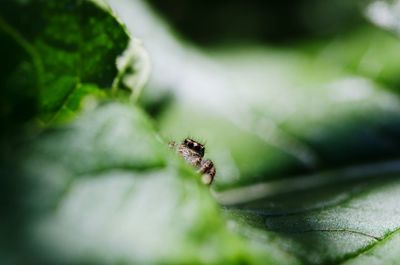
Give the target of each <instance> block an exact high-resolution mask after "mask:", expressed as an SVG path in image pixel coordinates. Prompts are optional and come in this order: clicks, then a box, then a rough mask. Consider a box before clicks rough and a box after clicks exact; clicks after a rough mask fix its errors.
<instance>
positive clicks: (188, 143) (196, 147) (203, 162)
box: [169, 138, 216, 185]
mask: <svg viewBox="0 0 400 265" xmlns="http://www.w3.org/2000/svg"><path fill="white" fill-rule="evenodd" d="M169 147H170V148H172V149H176V150H177V152H178V154H179V155H180V156H182V157H183V159H185V160H186V162H188V163H189V164H191V165H192V166H194V167H195V168H197V172H199V173H200V174H202V176H201V181H202V182H203V183H204V184H206V185H210V184H211V183H212V181H213V180H214V176H215V173H216V170H215V167H214V163H213V162H212V161H211V160H210V159H203V156H204V151H205V148H204V145H202V144H200V143H199V142H196V141H194V140H192V139H190V138H186V139H185V140H183V142H182V143H181V144H179V146H177V145H176V143H175V142H170V143H169Z"/></svg>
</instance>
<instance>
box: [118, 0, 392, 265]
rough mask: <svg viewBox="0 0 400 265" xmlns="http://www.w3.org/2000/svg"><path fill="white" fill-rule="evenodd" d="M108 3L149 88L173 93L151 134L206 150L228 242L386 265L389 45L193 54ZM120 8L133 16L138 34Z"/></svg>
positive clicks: (320, 260)
mask: <svg viewBox="0 0 400 265" xmlns="http://www.w3.org/2000/svg"><path fill="white" fill-rule="evenodd" d="M111 3H112V6H113V7H114V8H115V10H116V11H117V12H118V13H119V14H120V15H121V18H122V19H123V20H124V21H125V22H126V24H127V28H128V29H129V30H131V31H134V32H135V31H137V30H138V31H141V33H142V36H143V39H144V41H145V42H146V43H147V44H148V46H147V47H148V49H149V51H150V53H151V54H152V56H153V64H154V73H153V77H152V80H150V87H151V89H152V90H153V91H154V90H155V91H158V93H168V92H169V93H170V94H172V96H171V97H170V98H172V100H170V101H169V102H168V103H169V104H167V106H166V108H165V109H164V111H163V112H160V113H159V114H158V116H157V117H158V121H159V124H160V132H161V134H162V135H164V136H165V137H166V138H172V139H179V138H184V137H186V136H188V135H190V136H192V137H197V138H200V140H201V139H202V138H203V139H205V140H206V144H207V145H206V146H207V150H206V151H208V152H207V154H206V156H207V157H210V158H211V159H213V160H214V162H215V164H216V167H217V172H218V173H217V177H216V186H214V188H216V190H218V191H214V195H215V196H216V198H217V200H218V201H219V202H220V203H221V204H223V205H224V206H225V214H226V217H227V218H228V219H229V220H232V221H233V222H235V223H236V224H237V225H236V226H235V227H234V229H235V231H236V232H237V233H240V234H243V235H244V236H246V237H247V238H249V239H250V240H253V241H257V242H259V243H261V244H262V245H264V246H265V247H267V246H271V245H273V246H277V247H278V248H282V249H284V250H285V251H287V253H290V254H292V255H294V256H296V257H298V258H299V259H300V260H301V261H302V262H303V263H304V264H340V263H342V262H348V263H355V264H359V263H360V264H361V263H364V264H373V263H376V264H390V262H392V263H393V264H396V263H395V262H394V261H395V260H396V258H397V256H398V254H397V253H398V246H396V243H397V242H398V239H397V232H396V231H397V230H398V229H399V227H400V219H399V218H398V213H397V208H396V207H397V201H398V200H399V195H398V194H400V193H399V180H398V174H399V171H400V167H399V165H400V163H399V160H398V157H399V154H400V153H399V150H400V149H399V147H400V146H399V145H400V142H399V141H398V138H399V137H398V136H399V133H400V131H399V128H400V127H399V126H400V124H399V121H400V99H399V96H398V91H397V88H396V85H395V84H397V81H396V80H397V78H398V77H397V76H396V74H395V73H397V72H398V70H397V63H396V60H395V58H397V57H396V56H397V54H398V52H397V51H398V47H399V46H398V41H397V40H396V39H394V38H392V37H390V36H388V35H387V34H385V33H384V32H382V31H377V30H376V29H371V28H366V29H365V31H364V32H363V31H357V32H354V35H353V36H350V37H342V38H338V39H335V40H331V41H328V42H325V43H322V44H321V43H309V46H308V47H307V45H304V43H303V44H302V45H299V46H294V47H286V48H279V49H277V48H271V47H257V46H238V47H234V48H232V47H220V48H219V49H218V50H215V51H210V50H208V51H206V52H204V51H199V50H197V49H195V48H193V47H192V46H189V45H187V44H185V43H182V42H181V41H180V40H179V39H177V38H175V37H174V36H173V34H171V32H170V31H168V27H163V24H162V23H161V22H160V21H159V20H158V19H157V18H154V17H153V16H152V14H151V12H150V11H149V9H148V7H147V6H146V5H145V4H143V3H142V2H141V1H128V0H126V1H111ZM126 10H136V11H131V12H138V13H140V14H141V17H142V21H143V23H142V24H141V25H140V27H138V26H137V25H138V24H137V23H134V21H133V19H131V16H128V12H127V11H126ZM129 14H131V13H129ZM131 15H132V14H131ZM150 33H151V34H150ZM165 46H167V47H169V49H168V50H169V52H168V53H165V52H163V49H162V48H161V47H165ZM310 47H311V49H314V50H312V51H311V52H310V51H309V50H308V49H310ZM384 51H386V52H387V53H386V52H384ZM207 53H208V54H207ZM381 53H383V54H384V55H381ZM392 59H393V61H392ZM165 62H168V63H165ZM388 62H389V63H388ZM390 62H393V63H392V64H391V63H390ZM371 63H374V64H376V65H378V66H380V67H382V68H380V69H375V71H373V69H372V68H368V65H370V64H371ZM365 69H367V71H365ZM368 69H369V70H368ZM371 69H372V70H371ZM382 69H383V70H382ZM388 69H390V70H389V71H388ZM381 70H382V71H381ZM388 73H389V74H388ZM380 74H382V75H380ZM166 91H167V92H166ZM148 96H149V97H151V96H152V95H148ZM150 102H151V101H150ZM248 184H253V185H248ZM246 185H248V186H246ZM232 186H237V187H238V188H237V189H230V188H232ZM221 190H223V192H221ZM281 264H286V263H285V261H283V260H282V261H281Z"/></svg>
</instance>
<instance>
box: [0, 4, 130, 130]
mask: <svg viewBox="0 0 400 265" xmlns="http://www.w3.org/2000/svg"><path fill="white" fill-rule="evenodd" d="M0 10H1V11H0V40H1V41H2V43H5V47H4V48H3V49H2V50H1V57H2V58H4V59H3V64H2V65H4V69H3V67H2V69H1V70H2V71H1V78H0V79H1V82H2V83H1V86H2V106H3V109H4V110H3V111H2V116H4V117H11V116H13V117H14V116H15V114H16V113H22V114H21V115H22V116H23V117H25V119H26V118H29V117H30V118H32V117H33V116H34V114H36V113H38V114H39V117H40V119H41V120H42V121H43V122H44V123H49V122H50V121H53V120H59V121H63V120H66V119H68V118H69V117H70V116H71V114H74V113H76V111H77V110H78V109H79V108H80V104H81V101H82V99H83V98H84V97H85V96H87V95H93V96H95V97H104V96H105V93H104V92H102V91H101V90H100V89H106V90H107V89H109V88H110V87H111V85H112V83H113V81H114V78H115V77H116V76H117V73H118V70H117V66H116V58H117V56H119V55H120V54H122V52H123V51H124V50H125V49H126V47H127V44H128V41H129V38H128V35H127V33H126V32H125V30H124V28H123V27H122V26H121V25H120V24H119V23H118V22H117V21H116V19H115V18H114V17H113V16H112V15H111V14H110V12H109V11H108V10H105V9H103V8H101V7H100V6H98V5H96V4H95V3H93V2H91V1H78V0H68V1H20V2H16V1H2V3H1V9H0ZM26 102H29V106H31V107H26V106H25V103H26Z"/></svg>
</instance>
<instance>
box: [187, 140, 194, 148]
mask: <svg viewBox="0 0 400 265" xmlns="http://www.w3.org/2000/svg"><path fill="white" fill-rule="evenodd" d="M186 144H187V146H188V147H189V148H193V147H194V144H193V142H189V141H188V142H187V143H186Z"/></svg>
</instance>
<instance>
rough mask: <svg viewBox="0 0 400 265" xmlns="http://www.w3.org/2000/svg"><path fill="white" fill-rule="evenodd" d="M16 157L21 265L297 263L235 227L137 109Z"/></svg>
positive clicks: (73, 128)
mask: <svg viewBox="0 0 400 265" xmlns="http://www.w3.org/2000/svg"><path fill="white" fill-rule="evenodd" d="M13 154H14V155H15V156H14V157H19V159H18V161H17V164H15V161H14V164H13V165H12V166H11V167H10V171H9V172H13V174H14V178H13V180H12V179H8V182H6V183H5V184H6V185H5V186H3V187H5V192H6V195H10V189H7V188H9V187H10V186H12V185H11V184H12V183H13V182H17V183H18V186H19V188H18V192H19V194H14V196H17V197H18V200H17V201H19V202H20V203H19V204H14V207H13V208H12V209H10V210H9V212H6V215H5V216H7V218H6V219H5V220H3V226H2V227H4V222H5V221H6V224H8V226H6V228H8V230H6V231H7V233H6V235H9V236H11V238H12V236H14V238H13V240H12V241H11V242H13V241H14V240H15V239H20V240H21V239H22V240H21V241H20V242H19V244H20V245H19V248H18V250H19V252H17V253H16V255H15V256H12V257H8V258H9V259H14V260H15V261H16V262H17V263H18V262H20V263H23V261H24V258H25V257H26V256H29V257H30V260H29V262H30V263H37V264H43V263H46V264H60V263H63V264H64V263H65V264H85V263H93V264H120V263H123V264H225V263H226V262H228V263H230V264H243V263H246V264H255V263H256V261H257V260H258V258H260V259H261V258H262V259H264V260H266V261H269V262H271V264H278V263H279V262H280V260H283V259H284V260H286V261H287V262H288V263H293V264H296V260H295V259H294V258H293V257H290V256H289V255H287V254H285V253H284V252H282V251H281V250H280V249H278V248H274V247H271V248H270V252H268V253H262V252H261V249H260V248H259V247H257V246H256V245H254V248H251V243H250V242H249V243H248V245H246V244H244V241H243V239H241V238H240V237H238V236H237V235H235V234H234V233H232V232H231V231H230V230H229V229H227V224H226V223H225V221H224V219H223V218H222V216H221V213H220V210H219V207H218V206H217V204H216V203H215V201H214V200H213V199H212V198H211V196H210V194H209V190H208V188H207V187H206V186H204V185H203V184H201V182H200V176H198V175H197V174H196V173H195V172H194V171H193V169H192V168H190V167H189V166H188V165H186V163H184V162H183V161H181V160H180V159H179V158H178V157H177V156H176V155H175V154H174V153H173V152H172V151H170V150H168V149H167V146H166V144H165V143H162V142H161V141H160V140H158V139H157V135H156V134H155V132H154V131H153V128H152V125H151V124H150V123H149V119H148V117H146V116H145V115H144V114H143V112H142V111H140V110H139V109H137V108H136V107H133V106H130V105H126V104H120V103H107V104H104V105H102V106H100V107H99V108H98V109H96V110H94V111H91V112H88V113H85V114H84V115H83V116H82V117H80V118H78V119H77V120H76V122H74V123H72V124H71V125H69V126H66V127H64V128H58V129H54V130H50V131H48V132H46V133H44V134H42V135H40V136H38V137H35V138H33V139H31V140H29V141H27V142H24V143H23V145H22V146H21V147H20V148H18V149H16V150H14V152H13ZM17 168H18V169H19V170H16V169H17ZM3 206H4V205H3ZM16 212H19V215H18V216H15V213H16ZM13 217H15V218H16V219H13ZM21 217H22V218H23V220H24V222H22V223H21V222H19V221H18V219H17V218H21ZM7 222H8V223H7ZM16 224H20V226H19V227H18V226H16ZM16 232H18V233H16ZM16 235H18V236H19V238H18V237H16ZM9 243H10V242H9ZM10 245H12V244H9V245H8V247H7V248H9V246H10ZM7 248H6V249H7ZM10 253H12V252H8V253H7V254H9V255H10ZM0 257H1V258H2V259H3V260H4V259H6V258H7V257H4V255H3V256H2V255H0Z"/></svg>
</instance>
